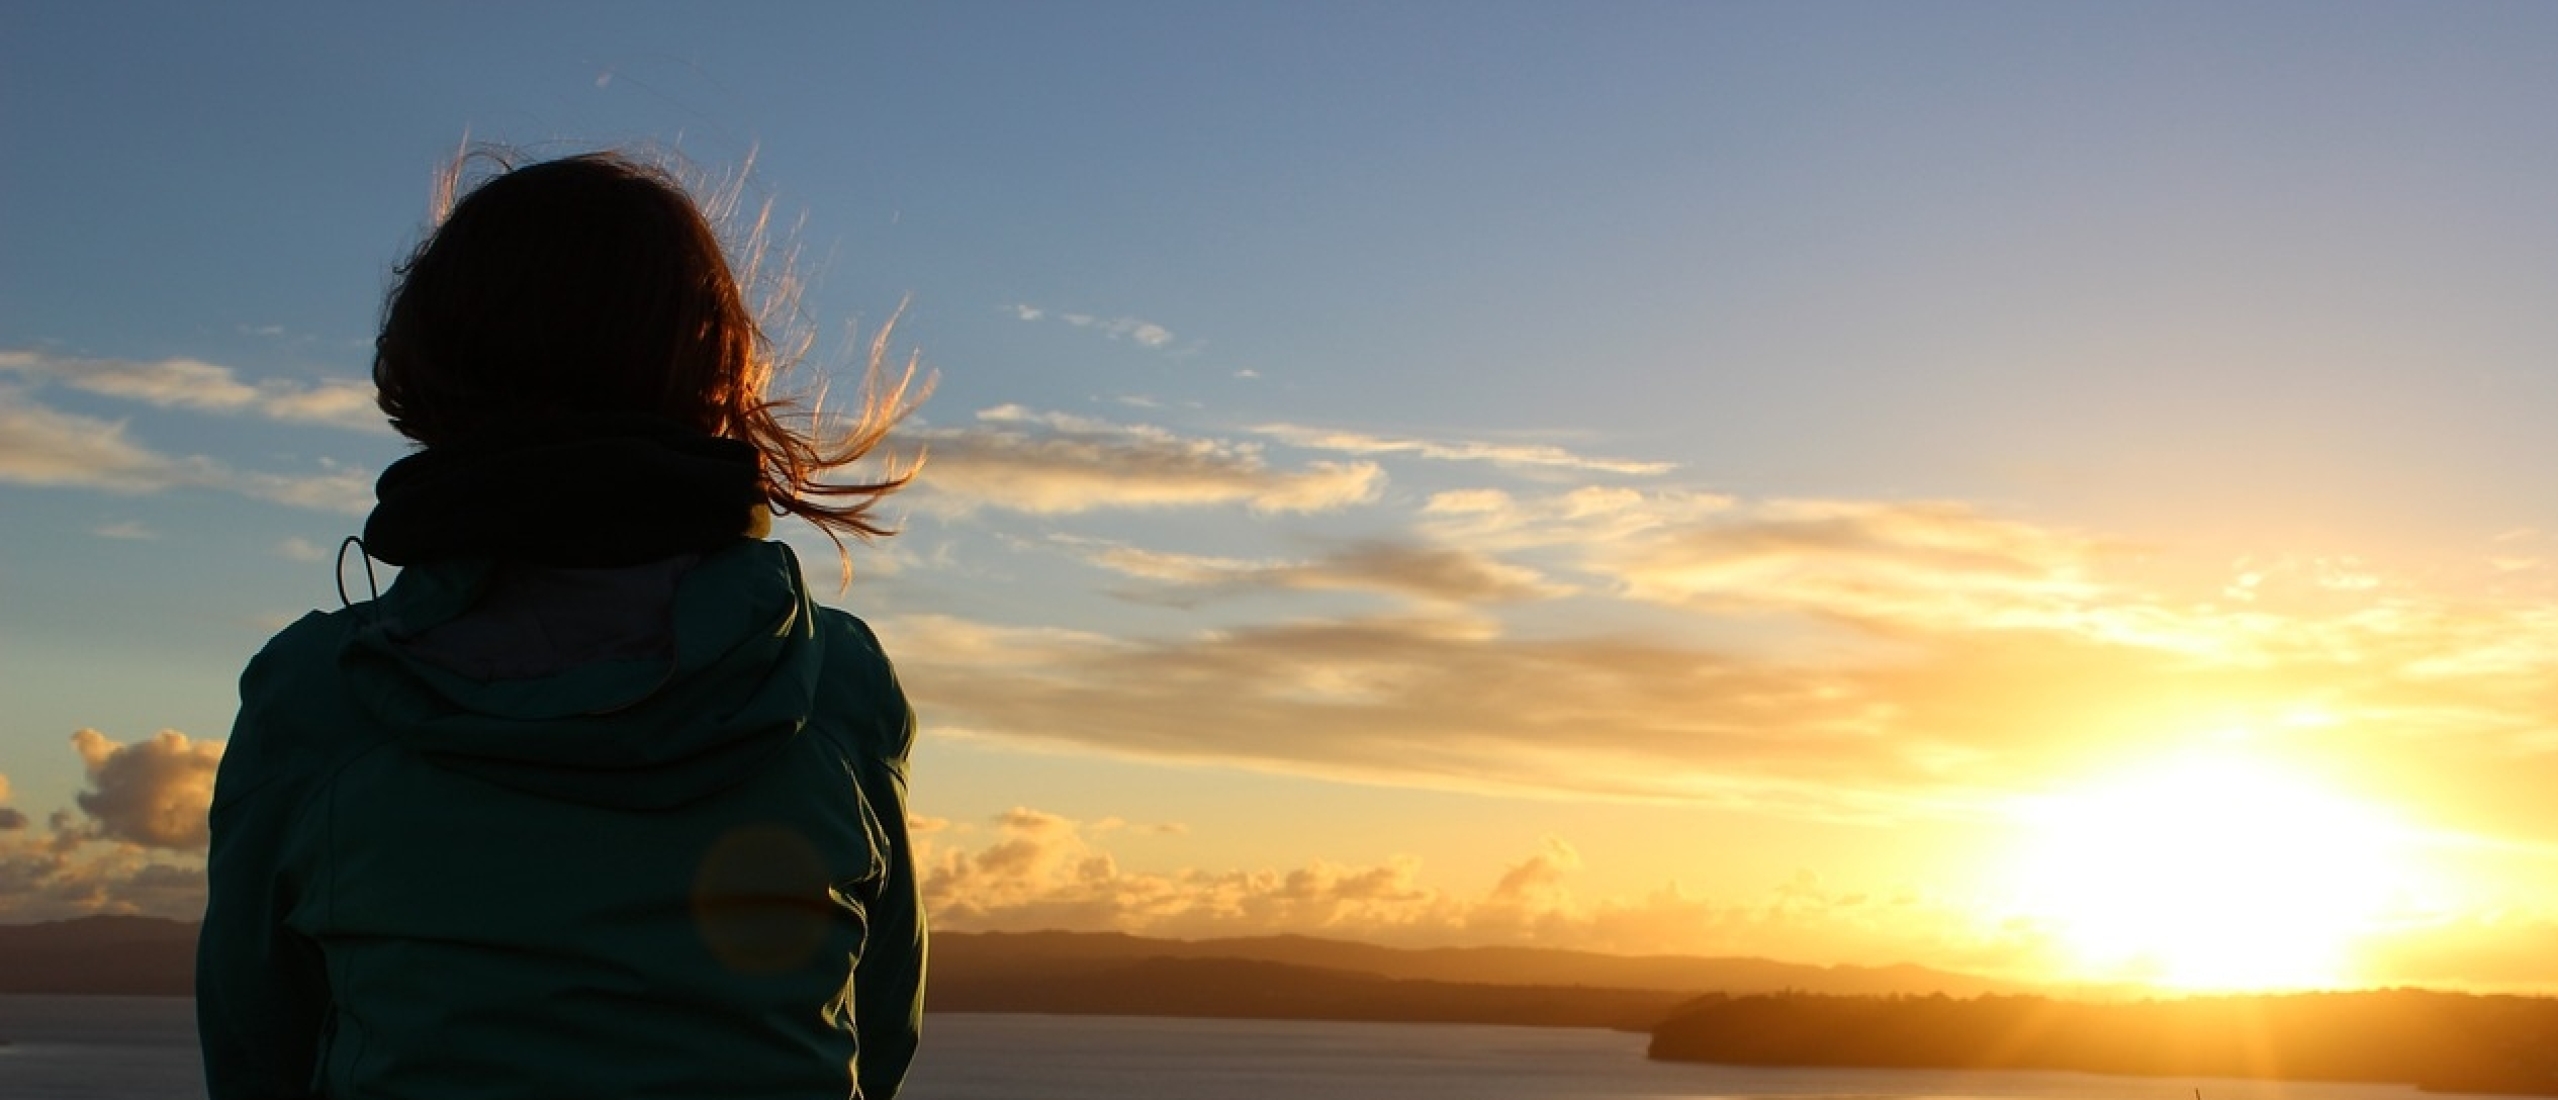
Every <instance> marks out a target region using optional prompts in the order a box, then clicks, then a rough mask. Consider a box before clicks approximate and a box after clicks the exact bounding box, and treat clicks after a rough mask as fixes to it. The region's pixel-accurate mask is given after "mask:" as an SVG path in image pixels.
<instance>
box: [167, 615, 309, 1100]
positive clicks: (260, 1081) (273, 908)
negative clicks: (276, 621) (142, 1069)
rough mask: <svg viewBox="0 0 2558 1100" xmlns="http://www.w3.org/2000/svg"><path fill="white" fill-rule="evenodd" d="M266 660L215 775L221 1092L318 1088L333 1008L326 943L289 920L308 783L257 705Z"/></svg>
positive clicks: (205, 1019)
mask: <svg viewBox="0 0 2558 1100" xmlns="http://www.w3.org/2000/svg"><path fill="white" fill-rule="evenodd" d="M265 663H266V660H265V658H264V657H263V656H262V657H261V658H260V660H258V661H253V662H251V664H250V666H249V671H248V673H247V675H245V676H243V677H242V678H241V690H242V695H243V705H242V707H241V711H240V717H239V719H238V720H237V722H236V723H235V724H234V725H233V728H232V731H231V740H230V742H229V744H228V745H226V746H225V747H224V750H223V759H222V765H221V769H220V772H219V773H218V775H217V776H216V778H215V780H214V799H213V811H212V829H213V847H212V851H211V853H210V854H209V856H208V857H207V859H206V868H205V870H206V878H207V896H206V901H205V909H204V924H203V927H202V929H201V930H200V931H199V932H198V933H197V938H196V953H195V1005H196V1030H197V1033H198V1035H199V1036H200V1038H201V1039H202V1041H203V1046H204V1080H205V1091H206V1094H207V1095H208V1096H209V1097H210V1098H211V1100H283V1098H299V1097H307V1096H310V1095H312V1093H311V1085H312V1078H313V1074H312V1070H313V1066H314V1063H315V1062H316V1060H317V1058H318V1053H319V1047H320V1033H321V1029H322V1027H323V1025H324V1024H325V1022H326V1021H327V1020H328V1018H329V987H328V973H327V969H326V967H325V966H324V965H323V964H322V962H321V958H320V952H319V948H318V947H317V945H315V944H313V943H311V942H310V941H309V940H307V939H305V938H303V937H302V936H301V935H299V934H297V933H295V932H294V931H293V930H292V929H291V928H289V927H287V926H286V925H285V916H286V915H287V914H288V913H290V912H291V911H292V908H293V905H294V902H295V900H296V887H295V885H294V884H293V882H292V881H291V878H290V875H289V873H288V867H289V864H290V862H291V855H290V853H291V850H292V848H293V844H292V839H293V836H292V834H293V824H292V822H293V818H294V816H295V815H296V811H297V810H298V809H299V807H298V806H297V805H295V803H297V802H298V801H299V799H297V798H295V797H293V796H292V795H291V793H290V792H291V790H292V789H293V788H294V787H295V786H297V784H293V783H290V782H286V781H282V780H281V779H280V778H279V776H278V775H277V768H276V767H275V765H277V764H278V763H280V760H279V759H278V758H279V757H280V756H281V755H282V754H281V753H279V752H278V749H279V748H280V746H277V745H274V744H272V743H271V742H272V738H271V736H270V735H271V733H272V731H270V730H266V729H263V728H261V724H260V722H259V721H258V717H257V714H256V707H255V704H254V699H255V698H257V697H258V692H259V689H260V688H261V687H262V686H264V685H262V684H261V675H262V670H261V667H260V666H261V665H262V664H265Z"/></svg>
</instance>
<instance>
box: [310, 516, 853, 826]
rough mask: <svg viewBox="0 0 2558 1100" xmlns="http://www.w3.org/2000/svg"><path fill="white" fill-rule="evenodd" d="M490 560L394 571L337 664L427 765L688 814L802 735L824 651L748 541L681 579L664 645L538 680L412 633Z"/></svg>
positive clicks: (773, 559) (774, 548) (789, 578)
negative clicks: (460, 663)
mask: <svg viewBox="0 0 2558 1100" xmlns="http://www.w3.org/2000/svg"><path fill="white" fill-rule="evenodd" d="M500 569H501V567H500V566H499V565H498V563H497V562H495V561H494V560H491V559H486V558H474V559H462V560H455V561H445V562H437V563H433V564H429V565H420V566H413V567H411V568H409V569H407V570H404V571H402V572H401V574H400V576H399V579H398V580H397V581H395V582H393V584H392V585H391V589H390V591H388V592H385V593H383V595H382V598H381V599H380V600H379V601H376V602H375V603H374V604H373V605H371V610H372V612H373V613H372V614H371V615H370V616H368V617H367V618H366V619H365V620H364V621H363V622H362V623H361V625H359V626H358V627H357V628H356V629H355V630H354V631H353V633H352V635H351V637H350V638H349V640H348V643H347V646H346V649H345V650H344V652H343V653H342V654H341V657H340V661H341V665H342V668H343V671H344V673H345V677H346V683H347V684H348V685H349V686H350V688H351V690H352V691H353V693H354V696H355V700H356V702H357V704H358V705H359V706H360V707H362V708H363V709H364V710H365V711H367V712H368V713H369V714H370V716H371V717H372V718H373V719H374V720H375V721H377V722H379V723H380V724H381V725H382V727H383V728H384V729H386V730H388V731H389V732H390V733H391V735H392V736H393V737H394V738H396V739H397V740H398V741H399V742H401V743H402V744H404V745H406V746H407V747H408V748H409V749H411V750H412V751H415V752H417V753H418V754H420V755H421V756H424V757H425V758H427V759H428V760H430V761H432V762H434V763H435V764H437V765H439V766H442V767H445V768H447V769H450V770H453V771H456V772H461V773H463V774H466V775H470V776H473V777H475V778H479V779H483V780H486V781H488V782H491V783H496V784H498V785H501V786H504V787H508V788H511V789H514V790H518V791H522V792H525V793H529V794H534V795H538V796H541V797H545V798H552V799H558V800H563V801H569V802H577V803H584V804H589V805H597V806H607V807H614V808H623V809H635V810H649V809H664V808H669V807H673V806H678V805H682V804H684V803H687V802H691V801H693V800H695V799H699V798H702V797H705V796H707V795H710V794H712V793H714V792H716V791H719V790H721V789H723V788H726V787H728V786H731V785H733V784H735V783H738V782H740V781H742V780H744V779H745V778H747V777H748V776H750V775H752V774H753V773H754V772H755V771H756V770H757V769H759V768H760V767H762V766H763V765H764V764H765V763H766V762H768V761H769V760H771V759H772V758H773V757H774V755H775V754H777V753H779V752H780V751H781V750H782V749H783V748H784V747H786V746H787V745H788V743H789V740H790V738H791V736H792V735H794V734H796V733H797V732H798V731H799V728H800V726H801V724H802V723H803V722H804V721H805V720H806V716H807V715H808V713H809V710H810V704H811V699H812V697H813V695H814V694H815V692H816V688H817V682H818V670H819V668H820V667H821V661H822V653H821V652H820V643H819V640H818V635H817V633H816V623H815V619H816V617H815V614H814V610H815V609H814V608H813V607H812V606H810V604H809V601H808V596H807V593H806V591H805V587H804V585H803V583H802V580H801V574H800V569H799V561H798V558H797V557H795V556H794V555H793V554H792V553H791V552H790V548H789V547H787V546H784V545H782V544H781V543H777V542H761V541H754V540H746V539H741V540H738V541H736V542H735V543H733V544H731V545H729V546H728V547H725V548H722V549H719V550H716V551H713V552H711V553H709V554H707V555H705V556H704V557H703V558H702V559H701V560H700V562H699V563H698V564H696V565H694V566H693V567H692V568H691V569H689V570H686V571H684V572H683V573H682V575H681V576H680V578H677V579H675V580H674V582H673V584H674V588H673V592H672V595H671V598H670V599H669V601H668V605H667V607H668V614H667V616H666V623H667V629H666V633H665V637H664V639H663V642H662V643H661V644H658V645H654V646H649V647H646V650H647V651H646V652H639V653H633V652H630V651H629V650H628V647H624V649H623V650H621V651H617V652H614V653H608V654H606V655H603V656H601V657H598V658H597V659H595V660H591V661H587V662H584V663H580V664H575V665H573V666H571V667H567V668H563V669H559V670H556V671H549V672H543V673H540V674H535V675H488V674H487V673H486V670H479V671H477V672H474V671H465V670H464V669H462V668H460V667H457V666H456V665H455V664H454V663H453V662H451V661H449V660H438V659H436V658H435V657H433V656H431V655H430V654H429V653H428V652H427V651H425V650H424V649H422V648H421V647H420V646H419V645H418V644H417V643H418V640H419V639H420V638H422V637H424V636H426V635H427V634H428V632H430V631H433V630H435V629H436V628H437V627H439V626H445V625H447V624H452V623H454V622H455V621H456V620H458V619H461V618H463V617H464V616H465V615H467V614H469V613H471V612H472V611H473V609H474V608H475V607H477V606H479V604H480V602H481V599H482V596H483V595H484V594H486V593H488V592H489V591H490V590H491V588H492V586H493V585H495V584H497V583H499V581H500Z"/></svg>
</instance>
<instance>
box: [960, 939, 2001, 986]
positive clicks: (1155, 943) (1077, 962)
mask: <svg viewBox="0 0 2558 1100" xmlns="http://www.w3.org/2000/svg"><path fill="white" fill-rule="evenodd" d="M1157 958H1166V959H1244V960H1250V961H1254V962H1270V963H1285V964H1287V965H1290V966H1302V967H1312V968H1315V969H1320V970H1338V971H1349V972H1353V973H1359V974H1371V975H1375V976H1377V977H1382V978H1398V979H1404V980H1410V981H1430V982H1462V983H1469V984H1487V985H1542V986H1593V987H1605V988H1610V989H1647V990H1668V991H1674V992H1683V993H1688V994H1696V993H1701V992H1706V991H1709V990H1713V991H1720V992H1725V993H1766V992H1775V991H1777V990H1788V989H1790V990H1805V991H1811V992H1818V993H1839V994H1869V995H1886V994H1893V993H1915V994H1926V993H1945V994H1948V995H1951V996H1977V995H1980V994H1985V993H2020V992H2028V991H2030V990H2031V987H2028V986H2023V985H2019V984H2016V983H2012V982H1999V981H1993V980H1990V979H1987V978H1976V977H1972V976H1970V975H1966V974H1956V973H1952V972H1950V971H1943V970H1931V969H1928V968H1926V967H1922V966H1805V965H1801V964H1797V963H1783V962H1775V961H1773V960H1769V959H1749V958H1701V957H1697V956H1693V955H1641V956H1637V955H1603V954H1599V953H1597V952H1594V951H1562V950H1554V949H1550V948H1534V947H1433V948H1417V949H1416V948H1396V947H1379V946H1376V945H1374V944H1365V943H1352V942H1348V941H1345V940H1326V939H1316V938H1313V937H1311V936H1255V937H1245V938H1236V939H1212V940H1159V939H1146V938H1143V937H1139V936H1128V935H1120V934H1117V933H1096V932H976V933H936V934H934V936H933V961H932V980H933V988H934V991H935V993H936V999H938V994H939V992H940V990H941V988H942V986H943V983H945V982H972V983H973V982H976V981H979V980H1006V979H1015V980H1018V979H1037V978H1044V977H1053V976H1066V975H1075V974H1090V973H1094V972H1097V971H1100V970H1103V969H1106V968H1109V967H1112V966H1120V965H1125V964H1129V963H1134V962H1138V961H1141V960H1145V959H1157Z"/></svg>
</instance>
